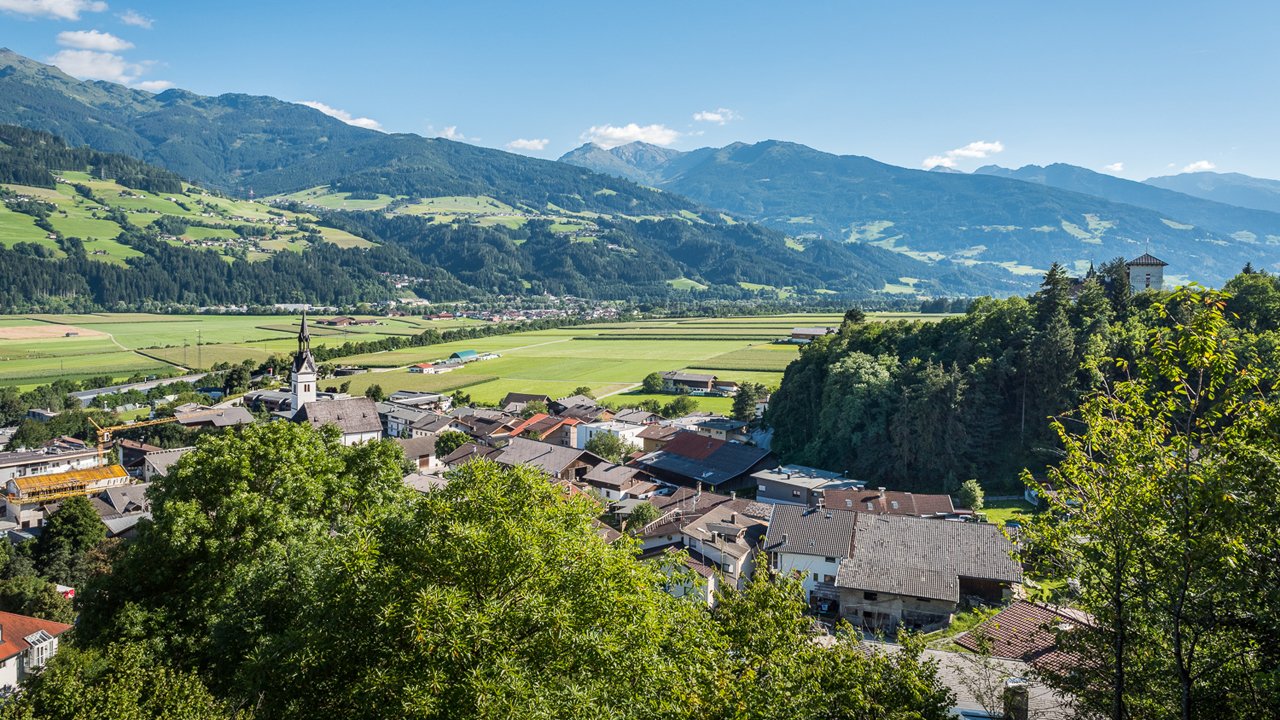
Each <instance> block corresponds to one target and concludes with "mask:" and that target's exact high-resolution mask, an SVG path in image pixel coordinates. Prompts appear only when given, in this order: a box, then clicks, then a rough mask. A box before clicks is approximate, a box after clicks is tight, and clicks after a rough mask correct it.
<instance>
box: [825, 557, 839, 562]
mask: <svg viewBox="0 0 1280 720" xmlns="http://www.w3.org/2000/svg"><path fill="white" fill-rule="evenodd" d="M822 559H823V560H826V561H827V562H829V563H833V562H835V561H836V559H835V558H833V557H824V558H822Z"/></svg>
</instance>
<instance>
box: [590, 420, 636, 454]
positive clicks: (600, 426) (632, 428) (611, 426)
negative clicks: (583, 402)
mask: <svg viewBox="0 0 1280 720" xmlns="http://www.w3.org/2000/svg"><path fill="white" fill-rule="evenodd" d="M645 427H647V426H645V425H635V424H633V423H625V422H618V421H616V420H610V421H608V422H594V423H586V424H584V425H579V426H578V433H577V440H576V441H575V444H574V447H576V448H578V449H579V450H582V449H584V448H586V447H587V443H589V442H591V438H593V437H595V436H596V435H601V434H604V435H614V436H616V437H618V438H619V439H621V440H622V442H624V443H626V444H627V445H634V446H636V447H637V448H638V447H641V446H642V445H643V444H644V441H643V440H641V439H640V433H642V432H644V429H645Z"/></svg>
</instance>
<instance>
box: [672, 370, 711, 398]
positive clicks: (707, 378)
mask: <svg viewBox="0 0 1280 720" xmlns="http://www.w3.org/2000/svg"><path fill="white" fill-rule="evenodd" d="M716 379H717V378H716V376H715V375H706V374H703V373H689V372H683V371H681V370H670V371H668V372H664V373H662V390H663V392H669V393H693V392H701V393H709V392H711V391H712V390H713V389H715V384H716Z"/></svg>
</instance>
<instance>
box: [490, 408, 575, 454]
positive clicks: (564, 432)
mask: <svg viewBox="0 0 1280 720" xmlns="http://www.w3.org/2000/svg"><path fill="white" fill-rule="evenodd" d="M581 424H582V423H581V421H580V420H578V419H576V418H567V417H560V416H557V415H548V414H546V413H534V414H533V415H530V416H529V417H527V418H525V419H524V420H522V421H517V422H516V423H515V424H514V425H513V426H512V428H511V429H510V431H508V432H507V435H506V436H507V437H525V438H528V439H530V440H540V441H542V442H545V443H551V444H552V445H561V446H563V447H576V446H577V444H578V443H577V439H578V427H579V426H580V425H581Z"/></svg>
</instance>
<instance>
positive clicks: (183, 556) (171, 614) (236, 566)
mask: <svg viewBox="0 0 1280 720" xmlns="http://www.w3.org/2000/svg"><path fill="white" fill-rule="evenodd" d="M402 458H403V454H402V452H401V450H400V448H399V446H398V445H396V444H395V443H394V442H393V441H389V440H387V441H381V442H375V443H365V444H362V445H358V446H354V447H344V446H342V444H341V443H340V441H339V437H338V433H337V432H336V431H335V430H333V429H332V428H329V429H325V430H322V431H316V430H312V429H311V428H310V427H308V426H305V425H298V424H293V423H268V424H264V425H252V426H248V427H246V428H245V429H244V430H242V431H238V432H229V433H223V434H219V435H207V436H204V437H202V438H201V439H200V440H199V441H198V443H197V446H196V449H195V450H194V451H192V452H191V453H189V454H188V455H186V456H185V457H184V458H183V459H182V460H181V461H179V463H178V464H177V465H176V466H175V468H174V469H173V470H171V471H170V472H169V473H168V474H167V475H166V476H165V477H164V478H162V479H159V480H157V481H156V482H155V483H153V485H152V486H151V491H150V497H151V502H152V514H153V522H152V523H147V524H143V525H142V526H141V527H140V530H139V533H138V537H137V539H136V540H135V541H134V542H132V543H131V544H130V545H128V546H127V549H126V551H125V552H124V553H123V554H122V556H121V557H120V559H119V560H118V561H117V562H116V564H115V567H114V569H113V571H112V573H111V574H110V575H108V576H106V577H104V578H101V579H100V580H98V581H96V582H94V583H91V584H90V585H89V587H87V588H86V589H85V592H84V593H83V594H82V595H81V598H80V599H81V601H82V603H83V612H82V614H81V620H80V626H79V630H78V632H79V633H80V634H81V635H82V636H83V637H84V638H85V639H87V640H89V641H91V642H93V643H95V644H103V643H108V642H113V641H116V640H119V639H136V640H140V641H145V642H147V643H148V644H150V645H152V646H154V647H155V649H156V652H157V656H162V657H165V658H168V659H171V660H173V661H175V662H178V663H180V664H181V665H183V666H187V667H191V666H200V667H207V668H209V674H208V676H207V679H208V680H209V681H210V683H211V686H213V687H217V688H220V689H226V688H228V687H237V688H239V689H240V690H241V691H242V692H248V691H249V689H250V688H253V687H255V686H256V685H257V683H258V677H259V674H260V673H261V672H263V670H262V668H261V667H259V665H258V663H267V664H269V663H271V662H272V660H271V659H270V658H269V657H268V656H264V655H260V654H257V653H255V652H254V651H253V650H252V649H253V648H261V647H263V646H264V645H265V644H266V643H267V642H268V641H269V640H270V639H272V638H274V637H277V636H278V635H279V634H280V633H283V632H284V631H285V630H286V629H287V627H288V626H289V623H290V621H291V619H292V618H293V617H295V616H296V614H297V613H298V612H300V610H301V605H303V604H305V603H306V588H307V586H308V584H309V582H310V581H311V580H312V579H313V578H314V576H315V573H316V571H317V567H316V565H315V563H316V562H318V557H319V553H320V552H321V550H322V548H323V546H324V545H325V544H326V543H327V542H329V539H330V538H331V534H332V533H339V534H341V533H344V532H349V531H350V529H351V528H353V527H355V526H358V525H359V524H360V523H361V522H362V520H363V519H364V518H366V517H367V516H368V515H369V514H371V513H377V512H382V511H384V510H386V509H390V508H394V507H395V506H396V505H397V504H398V503H402V502H403V501H404V499H405V494H406V492H407V491H406V490H405V489H404V487H403V486H402V484H401V482H400V478H401V477H402V472H403V471H402V467H401V461H402ZM246 652H250V653H251V655H250V656H249V657H250V659H249V660H247V661H245V662H244V663H239V664H236V663H230V659H231V658H241V657H244V656H245V653H246Z"/></svg>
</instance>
